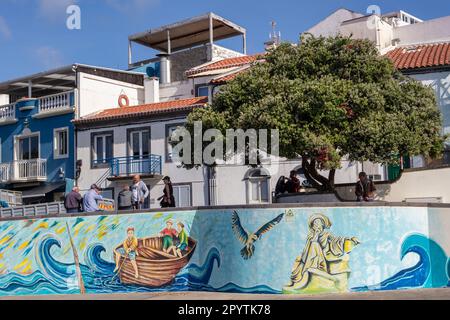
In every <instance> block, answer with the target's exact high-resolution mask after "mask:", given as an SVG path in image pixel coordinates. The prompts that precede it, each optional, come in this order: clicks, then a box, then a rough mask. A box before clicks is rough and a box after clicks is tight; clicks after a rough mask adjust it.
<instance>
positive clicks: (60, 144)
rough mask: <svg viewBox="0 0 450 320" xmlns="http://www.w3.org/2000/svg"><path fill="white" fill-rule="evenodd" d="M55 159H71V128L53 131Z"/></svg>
mask: <svg viewBox="0 0 450 320" xmlns="http://www.w3.org/2000/svg"><path fill="white" fill-rule="evenodd" d="M53 157H54V158H55V159H62V158H67V157H69V128H59V129H55V130H54V131H53Z"/></svg>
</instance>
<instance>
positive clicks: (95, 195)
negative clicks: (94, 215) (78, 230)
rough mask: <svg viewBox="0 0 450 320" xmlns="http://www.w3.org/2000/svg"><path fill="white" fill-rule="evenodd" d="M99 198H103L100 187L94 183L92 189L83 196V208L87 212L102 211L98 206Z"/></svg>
mask: <svg viewBox="0 0 450 320" xmlns="http://www.w3.org/2000/svg"><path fill="white" fill-rule="evenodd" d="M98 200H103V197H102V196H101V195H100V188H99V187H98V186H97V185H96V184H93V185H92V186H91V189H90V190H89V191H88V192H87V193H86V194H85V195H84V197H83V208H84V211H85V212H95V211H101V210H100V208H99V207H98V203H97V201H98Z"/></svg>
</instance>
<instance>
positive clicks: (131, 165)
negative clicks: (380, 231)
mask: <svg viewBox="0 0 450 320" xmlns="http://www.w3.org/2000/svg"><path fill="white" fill-rule="evenodd" d="M93 164H94V165H99V164H103V165H109V167H110V172H109V174H110V176H114V177H118V176H127V175H132V174H161V172H162V157H161V156H159V155H155V154H149V155H147V156H140V157H133V156H130V157H117V158H108V159H100V160H94V161H93ZM99 180H100V179H99Z"/></svg>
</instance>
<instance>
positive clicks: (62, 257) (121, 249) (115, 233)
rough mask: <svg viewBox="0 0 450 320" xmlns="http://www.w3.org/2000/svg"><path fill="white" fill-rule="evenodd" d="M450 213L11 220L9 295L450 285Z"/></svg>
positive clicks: (373, 210)
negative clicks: (449, 232) (449, 231)
mask: <svg viewBox="0 0 450 320" xmlns="http://www.w3.org/2000/svg"><path fill="white" fill-rule="evenodd" d="M449 228H450V208H448V209H447V208H426V207H348V208H334V207H333V208H331V207H330V208H292V209H279V208H268V209H250V208H242V209H236V210H199V211H182V212H181V211H180V212H164V213H162V212H159V213H136V214H128V215H105V216H80V217H70V218H49V219H39V220H20V221H18V220H16V221H4V222H0V295H36V294H84V293H123V292H146V291H186V290H196V291H198V290H203V291H222V292H242V293H280V294H292V293H296V294H306V293H329V292H348V291H367V290H392V289H411V288H429V287H445V286H449V274H450V263H449V258H448V256H449V254H450V236H449V234H448V230H450V229H449Z"/></svg>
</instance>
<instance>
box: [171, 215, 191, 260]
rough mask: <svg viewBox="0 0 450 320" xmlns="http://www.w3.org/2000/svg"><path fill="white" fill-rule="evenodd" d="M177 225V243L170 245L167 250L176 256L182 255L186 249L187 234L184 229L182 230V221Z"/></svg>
mask: <svg viewBox="0 0 450 320" xmlns="http://www.w3.org/2000/svg"><path fill="white" fill-rule="evenodd" d="M177 226H178V241H179V243H178V245H176V246H171V247H170V248H169V250H167V251H168V252H171V251H172V252H173V255H174V256H175V257H176V256H178V257H180V258H182V257H183V252H185V251H187V248H188V235H187V233H186V230H184V224H183V223H182V222H178V223H177Z"/></svg>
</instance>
